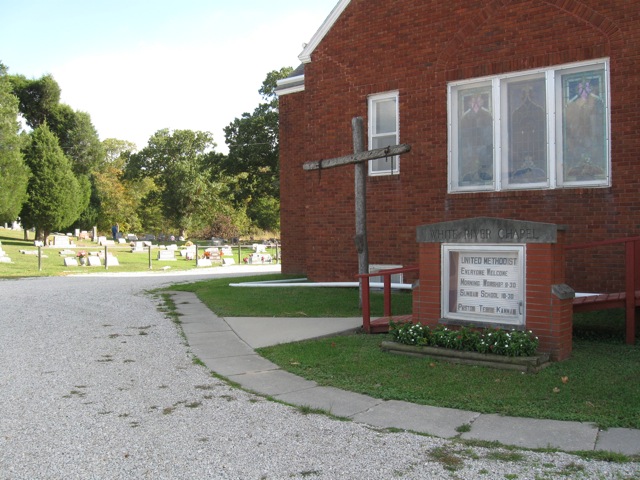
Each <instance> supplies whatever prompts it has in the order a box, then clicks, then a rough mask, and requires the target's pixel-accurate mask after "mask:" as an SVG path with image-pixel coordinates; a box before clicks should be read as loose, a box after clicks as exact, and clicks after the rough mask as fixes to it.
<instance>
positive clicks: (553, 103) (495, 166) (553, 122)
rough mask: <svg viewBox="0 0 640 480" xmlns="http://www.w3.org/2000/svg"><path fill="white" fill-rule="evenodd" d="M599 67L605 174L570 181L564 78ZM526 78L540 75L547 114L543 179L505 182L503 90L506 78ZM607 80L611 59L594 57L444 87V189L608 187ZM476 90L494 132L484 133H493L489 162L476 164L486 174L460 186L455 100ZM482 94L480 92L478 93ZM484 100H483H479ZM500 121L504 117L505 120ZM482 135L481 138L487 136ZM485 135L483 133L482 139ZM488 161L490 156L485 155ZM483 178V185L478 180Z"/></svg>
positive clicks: (609, 169)
mask: <svg viewBox="0 0 640 480" xmlns="http://www.w3.org/2000/svg"><path fill="white" fill-rule="evenodd" d="M593 70H602V71H603V73H604V75H603V80H604V82H603V83H604V85H600V87H601V88H603V87H604V90H605V91H604V92H601V101H602V102H603V105H604V139H603V141H604V155H605V157H606V158H605V162H606V172H605V173H604V175H603V178H591V179H586V180H577V179H574V180H571V179H566V178H564V174H563V139H564V137H563V124H562V119H563V104H562V88H563V87H562V83H563V82H562V79H563V77H564V76H568V75H571V74H576V73H581V72H587V71H593ZM527 79H539V80H542V79H544V82H545V88H544V89H545V96H546V98H545V102H544V103H545V105H544V107H545V114H546V132H545V134H546V152H545V153H546V162H547V163H546V178H542V179H540V180H539V181H530V182H527V183H509V177H508V168H507V165H508V158H507V157H508V148H507V144H508V127H509V125H508V105H507V93H508V89H507V87H508V85H509V83H510V82H514V81H518V80H527ZM609 86H610V81H609V59H598V60H593V61H589V62H579V63H571V64H565V65H559V66H555V67H551V68H545V69H535V70H528V71H523V72H516V73H509V74H504V75H496V76H491V77H482V78H478V79H472V80H465V81H459V82H451V83H449V84H448V86H447V96H448V172H449V173H448V192H449V193H464V192H480V191H488V192H492V191H504V190H509V191H513V190H534V189H557V188H576V187H608V186H611V141H610V138H611V135H610V131H611V116H610V103H611V102H610V88H609ZM474 89H475V90H477V91H478V92H479V93H483V95H484V96H483V97H482V98H483V99H487V100H488V102H490V105H482V108H485V109H486V111H487V114H489V115H491V118H492V125H493V127H492V131H491V132H485V134H486V135H488V134H490V135H491V140H492V143H493V144H492V148H493V151H492V154H491V156H490V160H491V161H482V162H478V163H479V164H483V165H480V167H479V168H480V169H482V168H483V167H486V169H487V172H488V173H484V175H483V174H482V171H481V170H480V169H479V170H478V171H479V172H480V174H479V175H478V177H477V178H478V179H479V180H476V183H475V184H470V185H461V182H460V181H459V176H460V172H459V171H458V169H459V163H458V158H459V153H460V152H459V148H462V147H461V146H459V145H458V134H459V130H458V121H459V119H458V112H459V111H460V110H459V105H458V98H459V93H461V92H462V93H464V92H466V91H468V92H470V95H471V94H473V92H474ZM478 96H480V95H478ZM480 103H481V104H482V102H480ZM503 119H504V121H503ZM486 135H485V136H486ZM483 138H485V137H483ZM485 160H488V159H485ZM482 182H484V183H482Z"/></svg>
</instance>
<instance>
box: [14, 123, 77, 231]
mask: <svg viewBox="0 0 640 480" xmlns="http://www.w3.org/2000/svg"><path fill="white" fill-rule="evenodd" d="M25 161H26V163H27V165H28V166H29V168H30V169H31V172H32V175H31V178H30V179H29V183H28V187H27V192H28V199H27V201H26V203H25V204H24V206H23V208H22V213H21V218H22V222H23V226H24V227H25V228H35V229H36V237H37V238H40V239H41V240H44V239H46V237H47V236H48V235H49V233H51V232H52V231H54V230H57V229H60V228H63V227H66V226H68V225H70V224H71V223H73V222H74V221H75V220H76V219H77V218H78V216H79V215H80V212H81V209H82V203H83V198H82V191H81V186H80V184H79V182H78V180H77V179H76V177H75V175H74V174H73V170H72V169H71V164H70V162H69V159H67V157H65V155H64V153H63V152H62V149H61V148H60V145H58V139H57V138H56V136H55V135H54V134H53V133H51V131H50V130H49V128H48V127H47V125H46V123H45V124H43V125H41V126H39V127H37V128H36V129H35V130H33V132H31V134H30V143H29V145H28V146H27V148H26V150H25Z"/></svg>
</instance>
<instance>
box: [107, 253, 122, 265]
mask: <svg viewBox="0 0 640 480" xmlns="http://www.w3.org/2000/svg"><path fill="white" fill-rule="evenodd" d="M107 266H109V267H119V266H120V262H119V261H118V257H113V256H111V255H109V256H108V257H107Z"/></svg>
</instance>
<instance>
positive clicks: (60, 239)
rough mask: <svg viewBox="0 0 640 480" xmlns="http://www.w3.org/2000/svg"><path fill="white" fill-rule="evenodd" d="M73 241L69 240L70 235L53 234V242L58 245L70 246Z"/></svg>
mask: <svg viewBox="0 0 640 480" xmlns="http://www.w3.org/2000/svg"><path fill="white" fill-rule="evenodd" d="M70 243H71V242H69V237H67V236H66V235H54V236H53V244H54V245H55V246H56V247H68V246H69V245H70Z"/></svg>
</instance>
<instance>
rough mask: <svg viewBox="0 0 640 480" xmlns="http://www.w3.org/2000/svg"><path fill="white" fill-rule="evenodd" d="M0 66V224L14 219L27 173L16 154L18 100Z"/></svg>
mask: <svg viewBox="0 0 640 480" xmlns="http://www.w3.org/2000/svg"><path fill="white" fill-rule="evenodd" d="M12 89H13V87H12V85H11V82H10V81H9V77H8V75H7V68H6V67H5V66H4V65H3V64H2V63H0V222H10V221H13V220H15V219H16V218H18V214H19V213H20V209H21V208H22V204H23V203H24V201H25V200H26V198H27V181H28V179H29V169H28V168H27V166H26V165H25V163H24V159H23V157H22V153H21V152H20V144H21V138H20V135H19V130H20V125H19V124H18V98H17V97H16V96H15V95H13V93H12Z"/></svg>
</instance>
